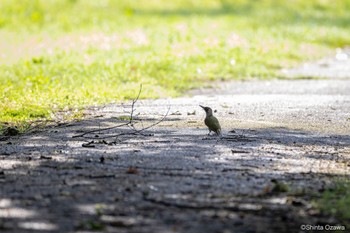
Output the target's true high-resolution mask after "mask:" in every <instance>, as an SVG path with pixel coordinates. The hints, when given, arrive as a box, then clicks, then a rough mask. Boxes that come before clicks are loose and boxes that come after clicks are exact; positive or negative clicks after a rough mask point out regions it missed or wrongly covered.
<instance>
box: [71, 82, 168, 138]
mask: <svg viewBox="0 0 350 233" xmlns="http://www.w3.org/2000/svg"><path fill="white" fill-rule="evenodd" d="M141 91H142V84H141V85H140V89H139V93H138V94H137V96H136V98H135V99H133V100H132V104H131V113H130V119H129V121H128V122H127V123H123V124H120V125H115V126H111V127H107V128H103V129H95V130H90V131H87V132H84V133H82V134H78V135H74V136H73V138H77V137H83V136H85V135H87V134H91V133H96V132H101V131H104V130H109V129H115V128H118V127H122V126H126V125H128V126H130V127H131V128H132V129H133V130H134V131H135V132H137V131H138V130H137V129H136V128H135V127H134V123H133V120H134V111H135V103H136V102H137V101H138V100H139V98H140V95H141ZM168 112H169V110H168ZM167 114H168V113H167ZM167 114H166V115H167ZM164 118H165V117H164ZM164 118H163V119H162V121H163V120H164ZM159 123H160V122H159ZM159 123H158V124H159ZM148 128H149V127H147V129H148ZM142 130H143V129H142ZM121 135H122V134H121Z"/></svg>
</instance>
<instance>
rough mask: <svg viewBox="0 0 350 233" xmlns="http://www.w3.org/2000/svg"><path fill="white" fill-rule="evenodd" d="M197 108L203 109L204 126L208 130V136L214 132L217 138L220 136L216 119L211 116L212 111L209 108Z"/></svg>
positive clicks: (219, 127) (219, 128)
mask: <svg viewBox="0 0 350 233" xmlns="http://www.w3.org/2000/svg"><path fill="white" fill-rule="evenodd" d="M199 106H200V107H201V108H203V109H204V111H205V114H206V116H205V119H204V124H205V125H206V126H208V128H209V133H208V135H210V133H211V131H214V132H215V133H216V134H217V135H218V136H221V126H220V123H219V121H218V119H217V118H216V117H215V116H214V115H213V110H212V109H211V108H209V107H204V106H202V105H199Z"/></svg>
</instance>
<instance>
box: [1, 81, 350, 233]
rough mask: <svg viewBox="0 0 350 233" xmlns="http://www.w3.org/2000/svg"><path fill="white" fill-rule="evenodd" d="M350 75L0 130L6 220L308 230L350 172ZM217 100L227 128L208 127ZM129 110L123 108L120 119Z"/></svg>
mask: <svg viewBox="0 0 350 233" xmlns="http://www.w3.org/2000/svg"><path fill="white" fill-rule="evenodd" d="M349 88H350V80H349V79H347V78H344V77H341V78H336V77H329V78H327V79H324V80H270V81H254V80H252V81H239V82H232V83H224V84H217V85H215V86H214V87H213V88H211V89H201V90H195V91H192V92H190V93H189V96H188V97H182V98H177V99H158V100H139V101H137V103H136V104H135V112H134V116H135V119H134V123H135V125H134V127H136V128H137V129H143V128H145V127H147V126H149V125H152V124H154V123H156V122H157V121H159V120H160V119H161V118H162V117H163V116H164V114H166V112H167V110H168V108H169V107H170V110H169V113H168V115H167V117H166V118H165V120H164V121H162V122H160V123H159V124H157V125H154V126H153V127H151V128H149V129H146V130H144V131H142V132H139V133H135V131H134V129H133V128H132V127H128V126H124V127H117V128H113V129H110V130H103V131H97V132H93V133H90V134H86V135H84V136H82V137H74V136H77V135H79V134H81V133H83V132H87V131H89V130H94V129H95V130H98V129H100V130H101V129H103V128H107V127H113V126H116V125H118V124H122V123H125V122H127V120H125V118H126V117H127V116H129V114H130V113H129V112H130V107H131V106H130V103H127V102H126V103H124V104H113V105H107V106H99V107H92V108H90V109H87V110H86V111H85V118H84V119H83V120H80V121H75V122H69V123H61V124H58V125H52V126H48V127H46V128H44V129H41V130H37V131H36V132H31V133H27V134H23V135H16V136H3V137H2V138H1V141H0V185H1V189H0V230H1V232H11V233H14V232H16V233H17V232H135V233H136V232H159V233H163V232H186V233H187V232H189V233H197V232H220V233H223V232H225V233H229V232H246V233H248V232H307V231H306V230H303V229H304V227H305V226H317V225H321V226H325V225H327V224H328V225H336V224H340V225H341V224H343V223H342V222H340V221H339V220H338V219H336V218H334V217H331V216H329V215H326V214H324V213H322V212H320V211H319V210H318V209H316V208H315V207H314V205H313V204H312V203H313V200H315V199H317V198H319V197H320V195H322V193H323V192H324V190H326V189H327V188H331V187H332V186H333V185H334V182H335V180H337V179H339V178H346V179H348V178H350V136H349V132H350V92H349V91H348V90H349ZM199 104H201V105H205V106H209V107H211V108H213V110H214V114H215V115H216V116H217V118H218V119H219V121H220V122H221V125H222V128H223V135H222V137H217V136H215V135H207V133H208V130H207V128H206V127H205V125H204V123H203V120H204V117H205V113H204V111H203V110H202V109H201V108H200V107H199V106H198V105H199ZM122 119H124V120H122Z"/></svg>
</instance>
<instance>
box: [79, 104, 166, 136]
mask: <svg viewBox="0 0 350 233" xmlns="http://www.w3.org/2000/svg"><path fill="white" fill-rule="evenodd" d="M169 111H170V106H169V107H168V110H167V112H166V113H165V115H164V116H163V117H162V119H160V120H159V121H157V122H155V123H153V124H151V125H149V126H147V127H145V128H142V129H135V128H133V130H134V132H125V133H118V134H113V135H109V136H105V137H99V138H98V139H101V140H102V139H106V138H113V137H118V136H122V135H136V134H140V133H141V132H142V131H144V130H146V129H149V128H152V127H153V126H156V125H158V124H160V123H161V122H162V121H164V120H165V118H166V117H167V116H168V114H169ZM85 138H86V139H96V138H91V137H85Z"/></svg>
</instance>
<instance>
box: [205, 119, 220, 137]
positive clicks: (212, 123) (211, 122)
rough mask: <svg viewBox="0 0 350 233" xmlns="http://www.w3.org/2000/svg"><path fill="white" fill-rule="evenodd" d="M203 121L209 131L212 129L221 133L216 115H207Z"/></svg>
mask: <svg viewBox="0 0 350 233" xmlns="http://www.w3.org/2000/svg"><path fill="white" fill-rule="evenodd" d="M204 123H205V125H206V126H208V128H209V131H214V132H215V133H216V134H220V133H221V126H220V123H219V121H218V119H217V118H216V117H214V116H208V117H206V118H205V120H204Z"/></svg>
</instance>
